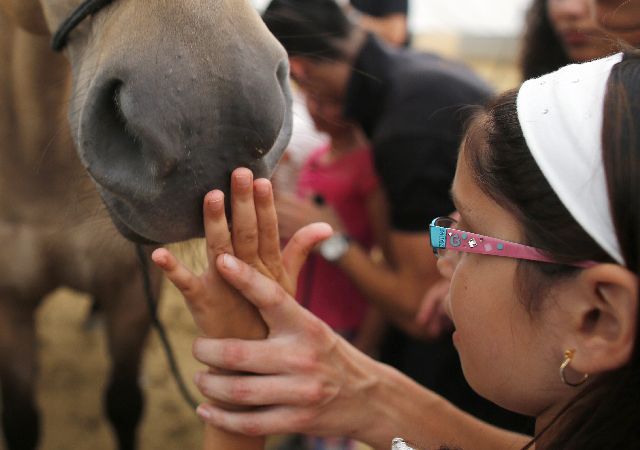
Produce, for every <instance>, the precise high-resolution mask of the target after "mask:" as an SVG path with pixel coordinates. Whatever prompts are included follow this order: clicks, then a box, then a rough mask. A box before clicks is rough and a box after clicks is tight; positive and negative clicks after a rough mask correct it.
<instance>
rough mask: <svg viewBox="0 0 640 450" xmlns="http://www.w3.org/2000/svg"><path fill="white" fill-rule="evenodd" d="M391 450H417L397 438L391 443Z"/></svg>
mask: <svg viewBox="0 0 640 450" xmlns="http://www.w3.org/2000/svg"><path fill="white" fill-rule="evenodd" d="M391 450H415V449H413V448H411V447H409V446H408V445H407V443H406V442H405V441H404V440H402V439H400V438H395V439H394V440H393V442H392V443H391Z"/></svg>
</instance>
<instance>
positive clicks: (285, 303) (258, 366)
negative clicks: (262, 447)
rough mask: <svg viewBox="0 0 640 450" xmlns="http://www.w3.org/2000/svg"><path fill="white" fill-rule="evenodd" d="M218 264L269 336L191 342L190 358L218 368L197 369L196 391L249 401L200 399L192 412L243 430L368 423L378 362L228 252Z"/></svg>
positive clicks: (336, 428) (349, 431) (347, 429)
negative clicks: (254, 310)
mask: <svg viewBox="0 0 640 450" xmlns="http://www.w3.org/2000/svg"><path fill="white" fill-rule="evenodd" d="M217 267H218V270H219V273H220V274H221V275H222V277H223V278H224V279H225V280H226V281H228V282H229V283H230V284H231V285H232V286H233V287H235V288H236V289H238V290H239V291H240V293H241V294H242V295H243V296H244V297H245V298H247V299H248V300H250V301H251V302H252V303H253V304H254V305H255V306H256V308H257V309H258V311H259V313H260V315H261V316H262V318H263V319H264V321H265V323H266V324H267V327H268V329H269V337H268V338H267V339H266V340H260V341H250V340H234V339H225V340H216V339H199V340H198V341H197V342H196V343H195V345H194V355H195V357H196V358H197V359H198V360H200V361H201V362H203V363H205V364H207V365H209V366H210V367H214V368H216V369H217V370H220V371H222V373H223V374H211V373H202V374H199V375H198V376H197V377H196V378H197V379H196V383H197V385H198V387H199V389H200V391H201V392H202V393H203V394H204V395H205V396H206V397H208V398H210V399H212V400H214V401H215V402H216V403H218V402H223V403H225V404H233V405H237V406H243V407H251V409H249V410H243V411H226V410H224V409H222V408H219V407H216V406H212V405H201V406H200V408H199V409H198V413H199V415H200V416H201V417H202V418H203V419H204V420H205V421H207V422H209V423H211V424H213V425H215V426H217V427H220V428H223V429H226V430H228V431H231V432H237V433H241V434H248V435H267V434H277V433H289V432H301V433H309V434H313V435H320V436H322V435H334V436H335V435H350V436H354V435H358V434H359V433H360V432H361V431H362V430H364V429H366V428H367V427H368V425H369V424H370V423H371V422H370V420H368V418H367V414H368V411H369V410H370V408H368V407H367V405H368V404H369V403H368V402H370V401H371V397H372V391H373V390H374V389H375V387H376V384H377V377H378V375H376V374H377V373H379V371H378V370H377V369H376V366H377V364H378V363H376V362H375V361H373V360H371V359H370V358H368V357H367V356H365V355H363V354H362V353H360V352H358V351H357V350H356V349H355V348H354V347H352V346H351V345H350V344H348V343H347V342H346V341H344V340H343V339H342V338H340V337H339V336H338V335H337V334H336V333H334V332H333V331H332V330H331V329H330V328H329V326H327V325H326V324H325V323H323V322H322V321H321V320H320V319H318V318H316V317H315V316H313V315H312V314H311V313H310V312H308V311H307V310H306V309H304V308H302V307H301V306H300V305H299V304H298V303H297V302H296V301H295V299H293V298H292V297H291V296H290V295H289V294H288V293H287V292H286V290H285V289H283V288H282V287H281V286H280V285H279V284H278V283H277V282H275V281H274V280H273V279H272V278H270V277H267V276H264V275H263V274H261V273H260V271H258V270H256V269H255V268H254V267H251V266H250V265H247V264H245V263H243V262H242V261H240V260H238V259H237V258H234V257H233V256H231V255H222V256H219V257H218V259H217ZM230 371H231V372H234V374H229V372H230ZM240 374H241V375H240Z"/></svg>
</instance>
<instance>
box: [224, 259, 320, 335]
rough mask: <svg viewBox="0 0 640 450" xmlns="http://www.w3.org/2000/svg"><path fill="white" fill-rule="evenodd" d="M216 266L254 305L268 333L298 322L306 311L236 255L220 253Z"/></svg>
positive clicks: (278, 286) (274, 282)
mask: <svg viewBox="0 0 640 450" xmlns="http://www.w3.org/2000/svg"><path fill="white" fill-rule="evenodd" d="M216 267H217V268H218V271H219V272H220V274H221V275H222V276H223V278H224V279H225V280H226V281H227V282H228V283H229V284H231V285H232V286H233V287H235V288H236V289H237V290H239V291H240V293H241V294H242V295H243V296H244V297H245V298H246V299H247V300H249V301H250V302H251V303H253V305H254V306H256V307H257V308H258V310H259V311H260V315H261V316H262V318H263V319H264V321H265V322H266V323H267V325H268V327H269V329H270V330H271V333H272V334H273V333H275V334H277V333H278V332H280V331H281V330H283V329H286V328H287V327H291V326H292V324H294V325H295V324H298V323H300V322H302V321H303V320H304V318H305V315H306V314H309V313H308V312H307V311H306V310H305V309H304V308H302V307H301V306H300V305H299V304H298V303H297V302H296V301H295V299H294V298H293V297H291V296H290V295H289V294H287V293H286V292H285V290H284V288H282V287H281V286H280V285H279V284H278V283H277V282H276V281H274V280H272V279H271V278H267V277H266V276H264V275H262V274H261V273H260V272H258V271H257V270H255V269H254V268H253V267H251V266H249V265H247V264H246V263H244V262H243V261H241V260H239V259H238V258H235V257H233V256H231V255H222V256H221V257H218V260H217V266H216Z"/></svg>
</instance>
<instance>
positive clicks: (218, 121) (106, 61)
mask: <svg viewBox="0 0 640 450" xmlns="http://www.w3.org/2000/svg"><path fill="white" fill-rule="evenodd" d="M81 3H82V1H81V0H0V6H1V7H3V8H4V9H5V11H6V12H8V13H9V14H10V15H11V16H12V17H13V18H14V19H15V21H16V22H17V23H19V24H20V25H21V26H22V27H23V28H24V29H25V30H27V31H29V32H31V33H49V34H53V33H55V31H56V30H58V28H59V27H60V25H61V24H62V23H63V22H64V21H65V19H67V18H68V17H69V16H70V15H71V14H72V13H73V12H74V11H75V10H76V9H77V8H78V6H80V4H81ZM65 52H66V55H67V57H68V59H69V62H70V64H71V72H72V95H71V98H70V100H69V105H68V117H69V120H70V127H71V133H72V135H73V138H74V141H75V144H76V149H77V152H78V154H79V156H80V159H81V161H82V163H83V165H84V166H85V168H86V170H87V171H88V172H89V174H90V175H91V177H92V179H93V180H94V181H95V183H96V185H97V187H98V191H99V192H100V195H101V197H102V199H103V201H104V203H105V204H106V206H107V209H108V210H109V213H110V215H111V218H112V219H113V222H114V223H115V224H116V226H117V228H118V229H119V230H120V231H121V233H123V234H124V235H125V236H126V237H128V238H130V239H132V240H137V241H140V242H158V243H166V242H174V241H179V240H184V239H188V238H191V237H195V236H199V235H201V234H202V220H201V217H202V213H201V202H202V198H203V196H204V194H205V193H206V192H207V191H208V190H210V189H213V188H220V189H223V190H227V189H228V184H229V176H230V173H231V171H232V170H233V169H234V168H235V167H238V166H245V167H249V168H250V169H252V170H253V171H254V173H255V174H256V175H257V176H269V175H270V174H271V172H272V170H273V168H274V166H275V165H276V163H277V161H278V159H279V157H280V155H281V153H282V151H283V149H284V147H285V146H286V145H287V143H288V140H289V137H290V133H291V106H290V104H291V98H290V92H289V87H288V81H287V80H288V62H287V55H286V53H285V51H284V49H283V48H282V47H281V46H280V45H279V44H278V43H277V41H276V40H275V39H274V38H273V37H272V36H271V34H270V33H269V32H268V30H267V28H266V27H265V26H264V24H263V23H262V20H261V19H260V17H259V15H258V14H257V13H256V12H255V10H254V8H253V7H252V6H251V5H250V3H249V1H248V0H180V1H175V0H144V1H139V0H114V1H112V2H111V3H109V4H108V5H106V6H105V7H104V8H102V9H100V10H99V11H98V12H96V13H94V14H93V15H92V16H90V17H89V18H88V19H87V20H84V21H83V22H82V23H80V24H79V25H78V26H77V27H75V28H74V29H73V30H72V31H71V33H70V34H69V36H68V42H67V45H66V48H65ZM55 88H56V87H53V86H52V89H55Z"/></svg>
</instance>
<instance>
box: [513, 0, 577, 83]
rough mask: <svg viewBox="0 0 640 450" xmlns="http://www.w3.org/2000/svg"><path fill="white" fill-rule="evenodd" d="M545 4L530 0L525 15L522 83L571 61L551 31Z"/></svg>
mask: <svg viewBox="0 0 640 450" xmlns="http://www.w3.org/2000/svg"><path fill="white" fill-rule="evenodd" d="M547 1H548V0H533V3H532V4H531V7H530V8H529V11H528V12H527V21H526V31H525V34H524V37H523V39H522V49H521V51H520V70H521V72H522V77H523V79H525V80H528V79H530V78H536V77H539V76H541V75H544V74H546V73H550V72H553V71H554V70H557V69H559V68H560V67H563V66H566V65H567V64H570V63H571V62H572V61H571V59H570V58H569V55H567V52H566V51H565V49H564V47H563V46H562V42H561V41H560V39H559V38H558V35H557V34H556V31H555V30H554V29H553V25H552V24H551V20H550V19H549V10H548V7H547Z"/></svg>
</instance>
